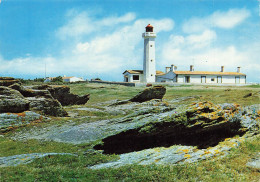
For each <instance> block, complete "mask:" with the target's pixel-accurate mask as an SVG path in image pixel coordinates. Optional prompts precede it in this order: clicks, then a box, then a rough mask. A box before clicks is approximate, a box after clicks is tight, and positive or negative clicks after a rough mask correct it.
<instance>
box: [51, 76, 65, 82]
mask: <svg viewBox="0 0 260 182" xmlns="http://www.w3.org/2000/svg"><path fill="white" fill-rule="evenodd" d="M51 82H63V79H62V77H61V76H58V77H56V78H53V79H52V81H51Z"/></svg>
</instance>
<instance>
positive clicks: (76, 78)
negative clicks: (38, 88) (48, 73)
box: [44, 76, 84, 82]
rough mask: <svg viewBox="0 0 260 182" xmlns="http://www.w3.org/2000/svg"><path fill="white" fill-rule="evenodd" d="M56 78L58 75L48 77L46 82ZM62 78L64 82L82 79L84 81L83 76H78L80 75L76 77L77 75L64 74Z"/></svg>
mask: <svg viewBox="0 0 260 182" xmlns="http://www.w3.org/2000/svg"><path fill="white" fill-rule="evenodd" d="M54 78H56V77H47V78H46V79H45V80H44V82H51V81H52V80H53V79H54ZM62 80H63V81H64V82H80V81H84V80H83V78H78V77H75V76H69V77H68V76H63V77H62Z"/></svg>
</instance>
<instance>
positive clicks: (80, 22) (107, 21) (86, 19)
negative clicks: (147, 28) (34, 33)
mask: <svg viewBox="0 0 260 182" xmlns="http://www.w3.org/2000/svg"><path fill="white" fill-rule="evenodd" d="M135 18H136V15H135V14H134V13H127V14H125V15H123V16H111V17H107V18H103V19H101V20H97V19H96V18H95V17H93V16H91V15H89V14H88V12H85V11H84V12H76V11H70V12H69V13H68V14H67V19H68V22H66V24H65V25H63V26H62V27H60V28H59V29H58V30H57V31H56V36H57V37H58V38H60V39H62V40H64V39H66V38H73V37H74V38H78V37H81V36H83V35H89V34H91V33H93V32H97V31H100V30H105V29H106V28H107V27H112V26H115V25H118V24H122V23H128V22H131V21H133V20H135Z"/></svg>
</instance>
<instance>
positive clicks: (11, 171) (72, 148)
mask: <svg viewBox="0 0 260 182" xmlns="http://www.w3.org/2000/svg"><path fill="white" fill-rule="evenodd" d="M69 86H70V87H71V92H72V93H75V94H79V95H84V94H90V100H89V102H88V103H87V104H85V105H84V106H82V107H91V108H98V107H99V106H97V105H96V104H97V103H100V102H106V101H111V100H115V99H119V100H126V99H130V98H131V97H133V96H134V95H136V94H137V93H138V92H139V91H141V90H143V89H144V87H126V86H118V85H102V84H92V83H91V84H89V83H88V84H86V83H80V84H71V85H69ZM258 88H259V87H249V86H245V87H219V86H214V87H213V86H188V87H185V86H179V87H167V92H166V95H165V97H164V98H163V100H164V101H166V102H169V101H171V100H175V99H178V98H185V97H186V99H183V100H182V101H179V102H177V103H174V104H176V105H179V104H190V103H192V102H197V101H211V102H213V103H216V104H218V103H238V104H241V105H252V104H259V103H260V100H259V96H257V95H255V96H251V97H248V98H243V96H245V95H246V94H248V93H256V92H259V89H258ZM169 103H170V102H169ZM77 107H81V106H68V107H65V109H66V110H67V111H74V110H75V108H77ZM101 108H102V107H101ZM76 112H78V114H79V116H80V117H84V116H89V118H88V119H87V120H86V119H84V118H83V119H82V118H55V117H52V118H51V121H49V122H46V123H41V124H38V125H37V126H28V127H25V128H23V130H26V129H30V128H31V127H38V128H39V129H40V128H44V127H45V126H49V125H57V127H58V126H62V125H63V124H66V123H71V122H73V123H80V122H95V121H96V120H100V119H104V118H105V119H109V118H113V117H116V116H113V115H111V114H109V113H103V112H99V111H92V112H90V111H76ZM93 116H95V117H93ZM92 117H93V118H92ZM118 117H119V116H118ZM17 131H18V130H15V131H13V133H12V132H10V133H8V134H6V135H4V136H3V137H0V156H1V157H3V156H10V155H17V154H25V153H38V152H56V153H60V152H66V153H73V154H76V155H77V156H52V157H44V158H41V159H37V160H35V161H34V162H32V163H30V164H26V165H20V166H16V167H4V168H0V179H1V180H0V181H1V182H2V181H95V182H96V181H140V182H141V181H142V182H143V181H218V182H219V181H250V182H251V181H258V179H259V178H260V175H259V171H256V170H254V169H251V168H248V167H246V163H247V162H248V160H250V159H251V158H252V157H253V156H254V155H255V154H256V153H258V152H259V151H260V136H259V135H257V136H255V137H254V138H251V139H247V140H246V142H244V143H242V144H241V146H240V147H239V148H237V149H234V150H232V151H231V152H230V154H229V155H228V156H226V157H224V158H221V159H215V160H206V161H201V162H198V163H193V164H185V165H176V166H172V165H165V166H163V165H161V166H156V165H148V166H139V165H128V166H124V167H120V168H115V169H110V168H108V169H100V170H91V169H88V168H87V167H88V166H91V165H94V164H98V163H103V162H106V161H111V160H115V159H116V158H117V157H118V156H116V155H103V154H101V153H98V152H97V153H91V152H90V153H87V154H84V153H85V152H86V151H87V150H89V149H91V148H92V147H93V145H94V143H86V144H80V145H73V144H67V143H58V142H47V141H42V140H27V141H15V140H12V139H11V136H12V134H15V132H17Z"/></svg>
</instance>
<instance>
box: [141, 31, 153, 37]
mask: <svg viewBox="0 0 260 182" xmlns="http://www.w3.org/2000/svg"><path fill="white" fill-rule="evenodd" d="M142 37H144V38H146V37H147V38H149V37H154V38H155V37H156V33H154V32H145V33H143V35H142Z"/></svg>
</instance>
